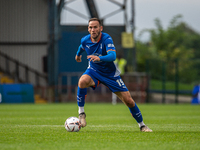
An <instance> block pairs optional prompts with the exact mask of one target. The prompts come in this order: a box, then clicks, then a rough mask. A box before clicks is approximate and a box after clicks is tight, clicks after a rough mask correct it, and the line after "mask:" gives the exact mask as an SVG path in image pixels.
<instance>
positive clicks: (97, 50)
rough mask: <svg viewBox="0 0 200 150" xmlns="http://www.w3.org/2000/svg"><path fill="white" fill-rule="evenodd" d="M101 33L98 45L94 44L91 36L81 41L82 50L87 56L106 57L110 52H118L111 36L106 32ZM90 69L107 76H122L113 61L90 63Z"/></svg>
mask: <svg viewBox="0 0 200 150" xmlns="http://www.w3.org/2000/svg"><path fill="white" fill-rule="evenodd" d="M101 33H102V34H101V37H100V39H99V41H98V42H96V43H94V42H92V40H91V36H90V34H88V35H86V36H84V37H83V38H82V39H81V45H82V48H83V49H84V50H85V51H86V53H87V55H95V56H104V55H107V52H108V51H116V49H115V46H114V44H113V40H112V38H111V36H110V35H109V34H107V33H104V32H101ZM88 68H91V69H93V70H94V71H96V72H99V73H102V74H105V75H110V76H119V75H120V71H119V70H118V69H117V67H116V65H115V64H114V62H113V61H112V62H103V61H96V62H93V61H89V64H88Z"/></svg>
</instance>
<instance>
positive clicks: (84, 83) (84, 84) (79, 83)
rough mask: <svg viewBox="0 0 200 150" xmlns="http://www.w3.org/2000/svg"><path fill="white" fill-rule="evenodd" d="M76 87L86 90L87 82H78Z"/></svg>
mask: <svg viewBox="0 0 200 150" xmlns="http://www.w3.org/2000/svg"><path fill="white" fill-rule="evenodd" d="M78 86H79V87H80V88H86V87H87V82H86V81H85V80H81V79H80V80H79V82H78Z"/></svg>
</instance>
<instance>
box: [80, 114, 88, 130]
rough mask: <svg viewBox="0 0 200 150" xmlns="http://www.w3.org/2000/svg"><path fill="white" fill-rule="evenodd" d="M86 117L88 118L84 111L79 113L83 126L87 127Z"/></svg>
mask: <svg viewBox="0 0 200 150" xmlns="http://www.w3.org/2000/svg"><path fill="white" fill-rule="evenodd" d="M85 118H86V114H85V113H84V112H83V113H80V114H79V120H80V122H81V127H85V126H86V124H87V123H86V120H85Z"/></svg>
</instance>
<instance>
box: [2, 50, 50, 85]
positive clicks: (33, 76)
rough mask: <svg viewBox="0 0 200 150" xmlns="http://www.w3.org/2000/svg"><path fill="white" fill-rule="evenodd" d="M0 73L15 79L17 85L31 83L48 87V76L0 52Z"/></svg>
mask: <svg viewBox="0 0 200 150" xmlns="http://www.w3.org/2000/svg"><path fill="white" fill-rule="evenodd" d="M0 72H3V73H5V74H6V75H7V76H9V77H11V78H12V79H14V82H15V83H31V84H33V85H34V86H41V85H43V86H46V85H47V76H46V75H44V74H42V73H39V72H38V71H37V70H34V69H32V68H30V67H28V66H27V65H25V64H23V63H21V62H19V61H18V60H15V59H13V58H11V57H9V56H8V55H6V54H4V53H2V52H0Z"/></svg>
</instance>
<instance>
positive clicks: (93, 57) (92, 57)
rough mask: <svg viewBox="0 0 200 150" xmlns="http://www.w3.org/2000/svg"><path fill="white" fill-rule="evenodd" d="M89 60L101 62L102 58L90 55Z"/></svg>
mask: <svg viewBox="0 0 200 150" xmlns="http://www.w3.org/2000/svg"><path fill="white" fill-rule="evenodd" d="M87 59H90V61H93V62H94V61H100V58H99V57H98V56H94V55H88V56H87Z"/></svg>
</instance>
